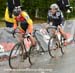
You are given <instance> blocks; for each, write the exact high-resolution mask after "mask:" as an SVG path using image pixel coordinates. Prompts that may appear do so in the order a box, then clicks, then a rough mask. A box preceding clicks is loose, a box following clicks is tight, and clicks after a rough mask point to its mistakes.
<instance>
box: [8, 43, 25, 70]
mask: <svg viewBox="0 0 75 73" xmlns="http://www.w3.org/2000/svg"><path fill="white" fill-rule="evenodd" d="M24 52H25V51H24V50H23V48H22V46H21V43H17V44H16V45H15V46H14V47H13V48H12V50H11V52H10V55H9V66H10V68H11V69H16V68H20V67H21V65H22V62H23V53H24Z"/></svg>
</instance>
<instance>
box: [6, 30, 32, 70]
mask: <svg viewBox="0 0 75 73" xmlns="http://www.w3.org/2000/svg"><path fill="white" fill-rule="evenodd" d="M6 31H7V30H6ZM7 32H8V33H10V34H12V35H13V37H14V38H16V37H15V35H14V34H13V33H12V32H10V31H7ZM16 33H18V34H21V33H20V32H15V34H16ZM25 40H27V41H28V42H30V45H29V48H26V47H27V46H26V45H27V44H26V43H25ZM30 48H32V45H31V41H30V39H29V35H28V34H22V40H20V41H18V42H17V43H16V44H15V45H14V47H13V48H12V50H11V51H10V55H9V60H8V62H9V67H10V68H11V69H17V68H19V67H21V63H23V62H24V61H27V59H28V61H29V63H30V65H32V62H31V59H30V54H29V53H28V50H27V49H30Z"/></svg>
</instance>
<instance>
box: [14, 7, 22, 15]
mask: <svg viewBox="0 0 75 73" xmlns="http://www.w3.org/2000/svg"><path fill="white" fill-rule="evenodd" d="M20 12H21V6H18V7H15V8H14V10H13V14H14V16H18V15H19V14H20Z"/></svg>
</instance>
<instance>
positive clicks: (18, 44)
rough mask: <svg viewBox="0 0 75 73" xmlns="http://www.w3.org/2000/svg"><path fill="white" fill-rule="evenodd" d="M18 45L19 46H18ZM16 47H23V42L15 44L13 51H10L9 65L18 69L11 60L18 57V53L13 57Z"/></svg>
mask: <svg viewBox="0 0 75 73" xmlns="http://www.w3.org/2000/svg"><path fill="white" fill-rule="evenodd" d="M17 46H18V47H17ZM16 47H17V49H16V51H18V50H19V47H21V48H22V46H21V43H20V42H19V43H17V44H15V45H14V47H13V48H12V50H11V52H10V55H9V67H10V68H11V69H16V68H17V67H15V66H13V65H12V63H11V60H13V58H16V57H17V56H16V55H14V56H13V57H12V54H13V52H14V51H15V48H16ZM20 55H21V54H20ZM22 56H23V52H22ZM14 65H15V64H14Z"/></svg>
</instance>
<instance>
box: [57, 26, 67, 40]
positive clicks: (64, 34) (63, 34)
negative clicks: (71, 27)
mask: <svg viewBox="0 0 75 73" xmlns="http://www.w3.org/2000/svg"><path fill="white" fill-rule="evenodd" d="M58 28H59V32H60V33H61V35H62V36H63V37H64V38H65V39H67V37H66V33H65V32H64V30H63V29H62V27H61V26H60V25H58Z"/></svg>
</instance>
